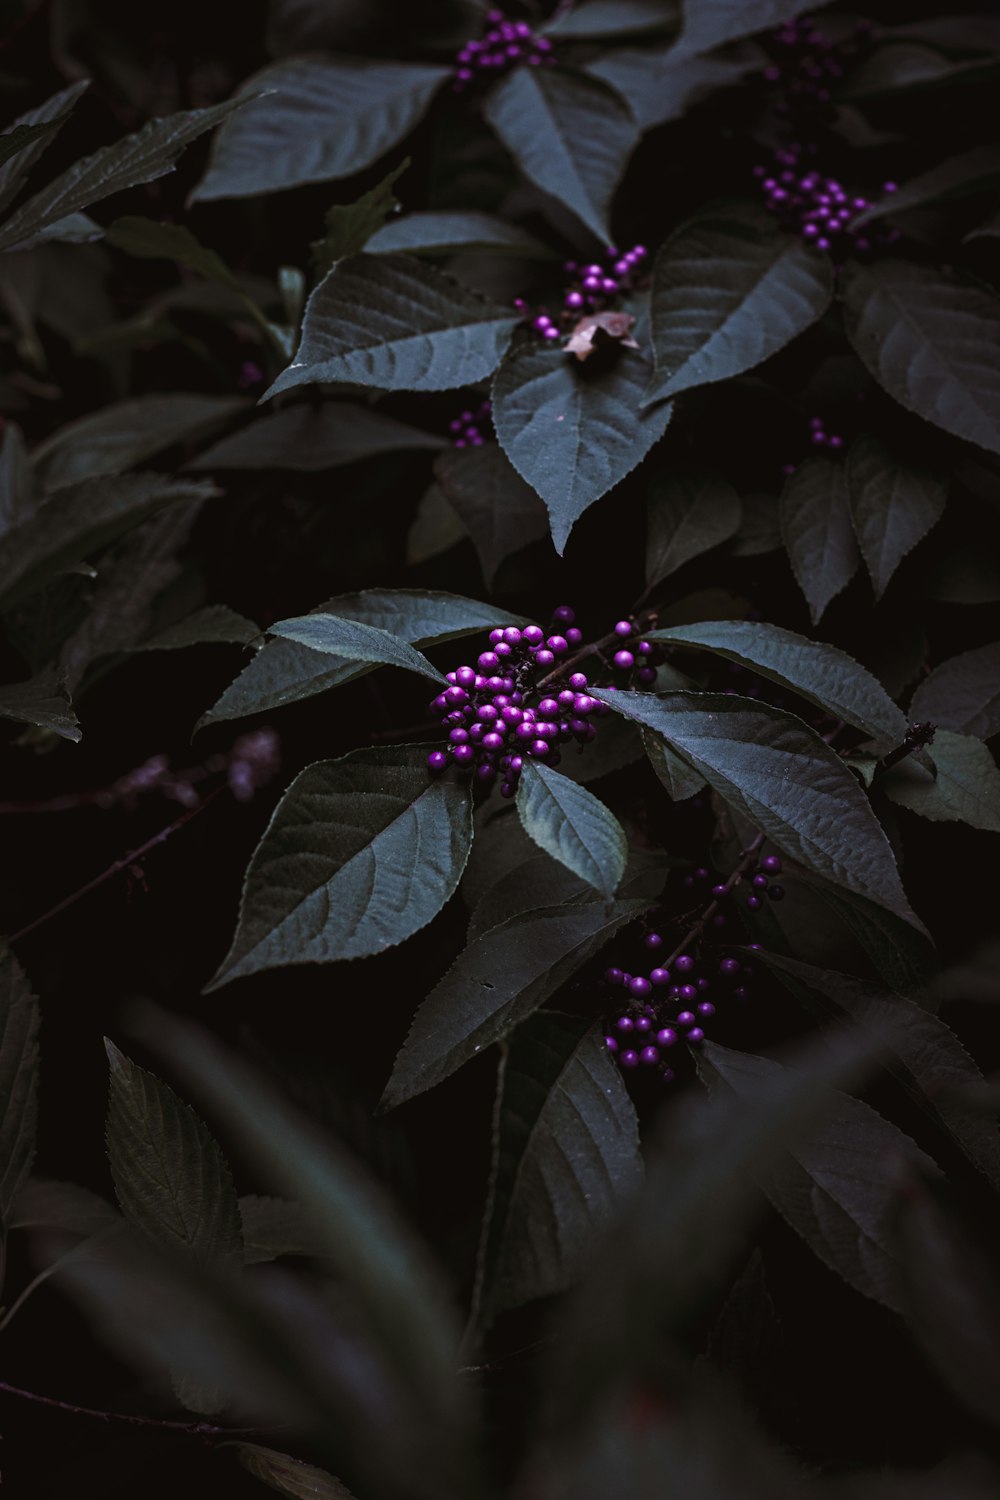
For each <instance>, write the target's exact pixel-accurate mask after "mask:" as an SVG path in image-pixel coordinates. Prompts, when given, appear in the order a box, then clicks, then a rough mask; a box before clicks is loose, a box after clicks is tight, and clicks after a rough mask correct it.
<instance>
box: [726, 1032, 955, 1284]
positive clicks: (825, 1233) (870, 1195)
mask: <svg viewBox="0 0 1000 1500" xmlns="http://www.w3.org/2000/svg"><path fill="white" fill-rule="evenodd" d="M702 1055H703V1057H704V1059H705V1063H706V1064H707V1067H708V1069H709V1070H710V1074H715V1075H716V1076H717V1077H718V1078H720V1079H722V1081H723V1082H724V1083H725V1084H727V1085H728V1086H729V1087H730V1088H732V1089H733V1091H734V1092H735V1093H737V1094H739V1095H741V1096H742V1097H744V1098H747V1099H755V1098H760V1099H764V1098H768V1097H769V1096H770V1090H771V1089H772V1088H773V1087H774V1082H773V1080H774V1079H775V1077H776V1076H777V1075H780V1074H781V1073H782V1072H783V1071H784V1069H783V1067H782V1065H781V1064H780V1063H776V1062H772V1061H771V1060H770V1059H769V1058H765V1057H754V1056H753V1055H752V1054H750V1053H748V1052H733V1051H731V1050H730V1049H729V1048H728V1047H720V1046H718V1045H717V1044H715V1043H712V1042H709V1043H706V1044H705V1045H704V1050H703V1054H702ZM829 1110H830V1113H829V1115H828V1117H827V1119H826V1120H825V1122H824V1124H823V1125H822V1126H821V1127H820V1129H819V1130H818V1131H816V1133H815V1134H814V1135H812V1136H811V1137H810V1139H809V1140H808V1142H807V1143H805V1144H802V1145H796V1146H793V1148H792V1150H791V1151H790V1153H789V1155H788V1157H787V1158H786V1159H785V1160H784V1161H780V1162H778V1163H777V1164H775V1166H773V1167H772V1168H771V1169H770V1170H769V1171H767V1172H765V1173H762V1174H761V1185H762V1186H763V1188H764V1190H765V1192H766V1193H767V1196H768V1197H769V1198H770V1200H771V1202H772V1203H773V1205H774V1207H775V1208H776V1209H777V1210H778V1212H779V1213H780V1214H781V1216H782V1217H783V1218H784V1219H785V1220H787V1222H788V1223H789V1224H790V1225H791V1227H792V1228H793V1229H794V1230H795V1231H796V1233H798V1234H800V1235H801V1236H802V1238H803V1239H804V1240H805V1242H806V1244H807V1245H808V1246H809V1248H810V1249H811V1250H812V1252H813V1254H814V1255H816V1256H818V1257H819V1259H820V1260H821V1261H823V1262H824V1264H825V1265H827V1266H829V1268H830V1270H831V1271H835V1272H836V1273H837V1275H838V1276H842V1277H843V1279H844V1280H845V1281H846V1282H847V1283H848V1285H849V1286H852V1287H854V1289H855V1291H858V1292H860V1293H861V1294H862V1296H864V1297H870V1298H872V1300H873V1301H875V1302H881V1303H883V1305H884V1306H886V1307H891V1308H892V1309H893V1310H894V1311H896V1312H902V1311H903V1308H904V1296H903V1290H902V1286H901V1284H900V1280H901V1279H900V1268H899V1262H898V1253H897V1248H896V1236H895V1233H894V1223H893V1220H894V1216H895V1198H896V1192H897V1185H898V1181H899V1173H900V1169H901V1168H902V1167H903V1166H904V1165H909V1164H913V1165H916V1166H919V1167H920V1168H921V1169H922V1170H925V1171H927V1172H928V1173H929V1174H930V1175H934V1176H937V1175H939V1174H938V1171H937V1168H936V1167H935V1165H934V1163H933V1162H932V1161H931V1160H930V1158H929V1157H928V1156H926V1155H925V1154H924V1153H923V1152H922V1151H921V1150H920V1149H919V1148H918V1147H917V1146H916V1145H915V1144H914V1143H913V1141H911V1140H910V1138H909V1136H907V1135H904V1134H903V1132H902V1131H901V1130H900V1129H899V1128H898V1127H897V1126H895V1125H893V1124H891V1123H890V1122H889V1121H888V1120H885V1119H883V1118H882V1116H881V1115H880V1114H877V1113H876V1111H875V1110H874V1109H872V1108H871V1106H870V1105H868V1104H863V1103H862V1102H861V1100H860V1099H852V1098H851V1097H850V1095H848V1094H840V1093H836V1092H834V1091H832V1090H831V1091H829Z"/></svg>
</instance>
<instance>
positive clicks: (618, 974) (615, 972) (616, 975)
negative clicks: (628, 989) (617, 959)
mask: <svg viewBox="0 0 1000 1500" xmlns="http://www.w3.org/2000/svg"><path fill="white" fill-rule="evenodd" d="M624 977H625V976H624V974H623V973H622V971H621V969H615V968H611V969H605V971H604V978H605V981H606V982H607V983H608V984H621V982H622V980H623V979H624Z"/></svg>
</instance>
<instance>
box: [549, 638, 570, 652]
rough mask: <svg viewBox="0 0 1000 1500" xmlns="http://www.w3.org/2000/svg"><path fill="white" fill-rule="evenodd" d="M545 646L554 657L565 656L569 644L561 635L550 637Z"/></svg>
mask: <svg viewBox="0 0 1000 1500" xmlns="http://www.w3.org/2000/svg"><path fill="white" fill-rule="evenodd" d="M545 644H546V646H548V648H549V650H550V651H551V652H552V654H553V655H554V656H565V655H566V652H567V651H568V650H569V642H568V641H567V640H566V637H565V636H562V635H550V636H549V638H548V640H547V641H546V642H545Z"/></svg>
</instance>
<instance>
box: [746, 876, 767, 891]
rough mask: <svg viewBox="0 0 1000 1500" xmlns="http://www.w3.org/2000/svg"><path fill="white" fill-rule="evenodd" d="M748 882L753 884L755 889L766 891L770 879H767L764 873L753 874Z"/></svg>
mask: <svg viewBox="0 0 1000 1500" xmlns="http://www.w3.org/2000/svg"><path fill="white" fill-rule="evenodd" d="M750 884H751V885H752V886H753V888H754V890H755V891H766V890H767V888H768V886H769V885H770V881H769V880H768V878H767V876H766V875H755V876H754V878H753V879H752V880H751V882H750Z"/></svg>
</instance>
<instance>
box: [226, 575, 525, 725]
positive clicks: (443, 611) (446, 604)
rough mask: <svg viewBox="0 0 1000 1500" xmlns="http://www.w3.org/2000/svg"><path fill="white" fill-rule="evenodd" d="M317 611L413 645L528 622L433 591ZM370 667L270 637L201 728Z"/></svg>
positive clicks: (378, 592) (376, 595) (353, 600)
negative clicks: (398, 637) (353, 664)
mask: <svg viewBox="0 0 1000 1500" xmlns="http://www.w3.org/2000/svg"><path fill="white" fill-rule="evenodd" d="M314 613H317V614H335V615H337V616H339V617H340V618H342V619H348V620H358V621H359V622H360V623H361V624H364V625H371V626H374V627H375V628H376V629H379V630H388V631H390V632H391V633H392V634H393V635H396V636H400V637H401V638H402V639H403V640H404V641H408V642H409V644H410V645H411V646H430V645H434V644H435V643H438V642H443V641H451V640H456V639H458V638H459V637H460V636H464V635H473V634H474V633H475V632H476V631H480V630H490V629H492V628H493V627H494V626H496V625H520V624H522V623H523V617H519V616H517V615H511V614H508V613H507V611H506V610H504V609H494V607H493V606H492V605H490V604H480V603H479V602H478V601H477V600H474V599H463V598H460V597H459V596H458V595H457V594H444V593H436V592H433V591H431V590H428V589H365V590H363V591H362V592H361V593H359V594H342V595H341V596H340V597H339V598H336V599H328V600H327V601H326V603H325V604H320V605H318V606H317V609H316V610H315V611H314ZM370 670H371V668H369V667H358V666H356V665H355V666H352V665H350V664H348V663H347V662H341V663H336V664H335V663H331V660H330V657H329V656H327V655H326V654H325V652H322V651H316V650H314V649H313V648H312V647H310V646H300V645H298V644H297V643H296V642H294V641H283V640H274V641H269V642H268V644H267V645H266V646H265V647H264V649H263V650H262V651H260V652H259V653H258V654H257V655H256V656H255V657H254V658H253V660H252V661H250V662H248V664H247V665H246V667H244V669H243V671H242V672H241V673H240V675H239V677H237V678H236V681H235V682H233V683H232V684H231V685H230V686H229V687H228V688H227V689H226V691H225V692H224V693H223V695H222V697H221V698H220V699H219V701H218V703H216V704H215V705H214V707H213V708H211V709H209V711H208V713H207V714H205V715H204V716H203V717H202V719H201V721H200V724H199V727H201V726H202V725H205V724H214V723H217V722H218V721H219V720H221V719H242V718H245V717H246V715H247V714H256V713H264V712H266V711H269V710H271V709H274V708H282V707H284V705H285V704H288V703H297V702H299V700H300V699H302V698H311V697H313V696H314V694H316V693H325V692H326V691H327V690H328V689H330V688H335V687H340V686H341V684H342V683H345V682H350V681H351V680H352V678H354V677H357V676H359V675H360V674H361V673H362V672H366V671H370Z"/></svg>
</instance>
